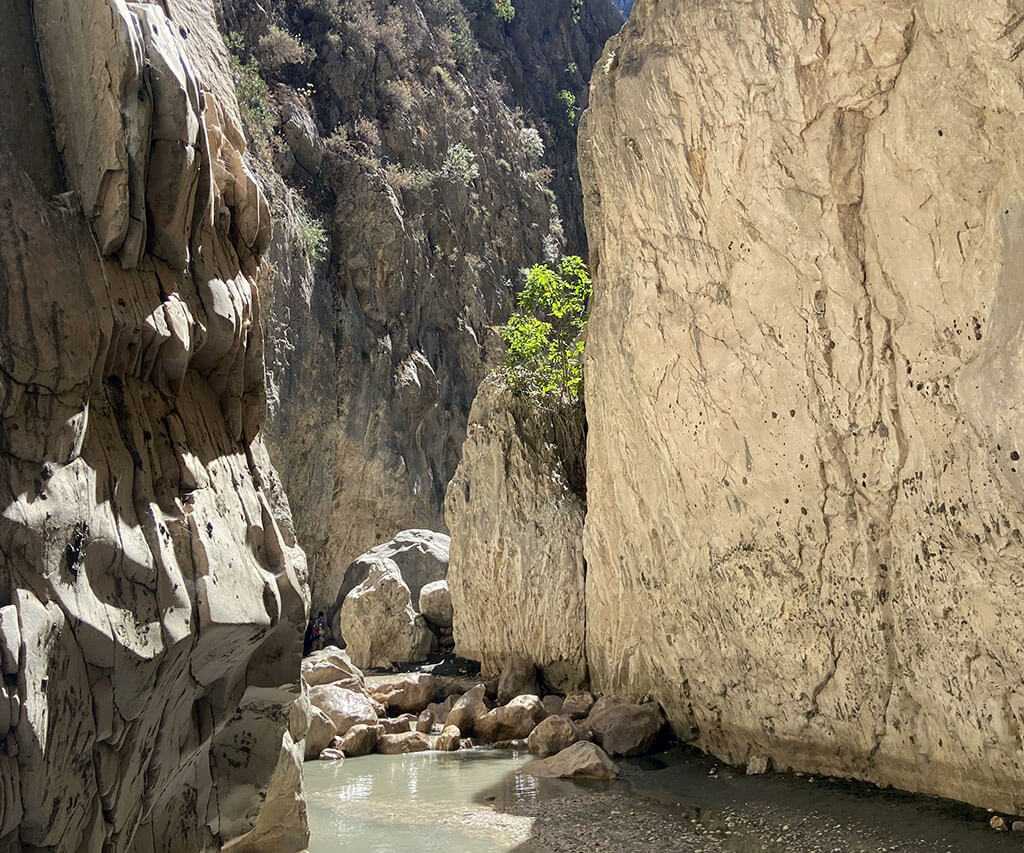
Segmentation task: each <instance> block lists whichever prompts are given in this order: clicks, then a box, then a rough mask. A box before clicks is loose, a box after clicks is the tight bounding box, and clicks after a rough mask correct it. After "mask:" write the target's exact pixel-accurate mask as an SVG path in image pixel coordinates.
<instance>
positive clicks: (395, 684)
mask: <svg viewBox="0 0 1024 853" xmlns="http://www.w3.org/2000/svg"><path fill="white" fill-rule="evenodd" d="M436 694H437V679H436V678H434V676H432V675H425V674H424V673H422V672H416V673H413V674H412V675H405V676H403V677H402V678H400V679H398V680H397V681H388V682H384V683H383V684H377V685H374V686H373V687H371V688H370V695H371V696H372V697H373V698H374V699H376V700H377V701H378V702H381V703H382V704H384V705H386V706H387V707H388V710H389V712H394V711H399V712H402V713H410V714H418V713H419V712H420V711H422V710H423V709H424V708H426V707H427V705H429V704H430V703H431V702H433V701H434V696H435V695H436Z"/></svg>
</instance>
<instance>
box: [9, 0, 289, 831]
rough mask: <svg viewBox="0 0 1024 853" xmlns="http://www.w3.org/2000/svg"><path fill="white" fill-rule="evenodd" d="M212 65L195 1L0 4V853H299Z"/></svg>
mask: <svg viewBox="0 0 1024 853" xmlns="http://www.w3.org/2000/svg"><path fill="white" fill-rule="evenodd" d="M30 10H31V11H30ZM226 67H227V57H226V55H225V53H224V48H223V43H222V41H221V39H220V36H219V34H218V33H217V30H216V26H215V23H214V18H213V12H212V8H211V5H210V3H209V2H207V0H199V2H188V3H185V2H181V0H167V2H165V3H162V4H140V3H131V4H128V3H125V2H122V0H73V2H72V0H37V2H35V3H33V4H26V3H19V2H11V0H4V2H0V103H2V104H3V107H2V109H3V110H4V116H3V119H2V120H0V508H2V509H0V614H2V616H0V619H2V629H0V644H2V645H3V646H4V648H3V652H2V654H0V662H2V664H3V668H4V673H5V675H6V676H8V678H7V679H6V681H5V684H4V688H3V691H4V694H5V695H4V699H5V701H8V702H13V706H14V708H15V710H16V711H17V713H16V714H13V715H11V717H10V718H9V719H7V720H5V722H7V723H8V726H7V727H6V728H5V729H4V731H3V732H2V738H0V740H2V744H3V749H2V754H0V790H2V791H3V794H2V797H0V802H2V807H0V848H3V849H8V848H13V849H25V850H28V849H38V848H47V849H52V850H56V851H84V850H88V851H94V850H100V849H101V848H102V849H104V850H112V851H124V850H197V851H199V850H217V849H221V848H225V849H235V850H245V849H257V848H259V847H261V846H265V847H266V849H275V850H282V851H289V850H299V849H302V848H303V847H305V842H306V838H307V835H308V833H307V830H306V821H305V808H304V805H303V803H302V800H301V778H300V768H301V760H302V746H301V743H300V742H301V740H302V738H303V737H304V735H305V731H306V727H307V726H308V721H309V706H308V703H306V702H305V701H304V700H303V699H302V698H301V682H300V678H299V661H300V657H301V633H302V630H303V626H304V623H305V619H306V610H307V601H306V596H307V592H306V590H305V559H304V557H303V554H302V552H301V550H300V549H299V548H298V547H297V545H296V543H295V538H294V535H293V532H292V526H291V520H290V517H289V516H288V511H287V503H286V502H285V501H284V500H283V498H282V497H281V495H280V488H279V485H278V483H277V479H276V475H275V473H274V470H273V468H272V467H271V465H270V464H269V462H268V460H267V456H266V452H265V450H264V447H263V443H262V441H261V439H260V438H259V437H258V434H259V430H260V424H261V420H262V416H263V411H264V406H265V386H264V377H263V353H262V340H261V339H262V314H261V308H260V302H259V293H258V289H257V287H256V280H257V278H258V276H259V275H261V266H260V259H261V256H262V254H263V253H264V251H265V250H266V248H267V245H268V241H269V238H270V231H271V223H270V219H269V215H268V214H269V211H268V208H267V205H266V202H265V200H264V199H263V196H262V195H261V193H260V190H259V188H258V187H257V185H256V183H255V181H254V180H253V178H252V176H251V175H250V173H249V171H248V169H247V167H246V166H245V164H244V163H243V155H244V153H245V142H244V140H243V138H242V135H241V130H240V123H239V119H238V112H237V106H236V103H235V96H234V92H233V89H232V86H231V83H230V79H229V78H228V77H227V76H226V74H225V68H226ZM8 707H10V705H9V706H8ZM0 719H2V717H0ZM12 727H13V728H12Z"/></svg>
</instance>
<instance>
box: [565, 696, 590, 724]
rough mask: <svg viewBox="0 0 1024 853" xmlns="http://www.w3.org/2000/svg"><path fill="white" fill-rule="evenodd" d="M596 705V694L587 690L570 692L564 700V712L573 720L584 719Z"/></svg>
mask: <svg viewBox="0 0 1024 853" xmlns="http://www.w3.org/2000/svg"><path fill="white" fill-rule="evenodd" d="M593 707H594V694H593V693H589V692H587V691H585V690H579V691H576V692H574V693H569V694H568V695H567V696H566V697H565V699H564V700H563V702H562V713H563V714H565V716H567V717H569V718H570V719H573V720H582V719H583V718H584V717H585V716H587V714H589V713H590V709H591V708H593Z"/></svg>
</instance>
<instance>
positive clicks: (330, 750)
mask: <svg viewBox="0 0 1024 853" xmlns="http://www.w3.org/2000/svg"><path fill="white" fill-rule="evenodd" d="M320 760H321V761H344V760H345V756H344V754H343V753H342V752H341V751H340V750H337V749H335V748H334V747H332V746H329V747H327V749H325V750H322V751H321V753H320Z"/></svg>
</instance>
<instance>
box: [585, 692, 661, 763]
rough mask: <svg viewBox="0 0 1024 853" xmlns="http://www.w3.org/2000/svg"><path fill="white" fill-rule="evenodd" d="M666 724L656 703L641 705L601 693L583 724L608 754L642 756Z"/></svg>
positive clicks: (652, 744)
mask: <svg viewBox="0 0 1024 853" xmlns="http://www.w3.org/2000/svg"><path fill="white" fill-rule="evenodd" d="M664 724H665V718H664V717H663V716H662V714H661V709H660V708H659V707H658V705H657V703H655V702H645V703H643V704H642V705H640V704H636V703H634V702H630V701H628V700H625V699H621V698H619V697H617V696H602V697H601V698H600V699H598V700H597V702H595V703H594V707H593V708H592V709H591V711H590V714H589V715H588V716H587V719H586V722H585V724H584V725H585V726H586V727H587V728H589V729H590V730H591V731H592V732H593V733H594V739H595V740H596V741H597V742H598V743H599V744H600V745H601V746H602V747H603V748H604V750H605V751H606V752H607V753H608V754H609V755H642V754H643V753H645V752H649V751H650V749H651V747H653V746H654V743H655V741H656V740H657V738H658V733H659V732H660V731H661V729H662V726H664Z"/></svg>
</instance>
